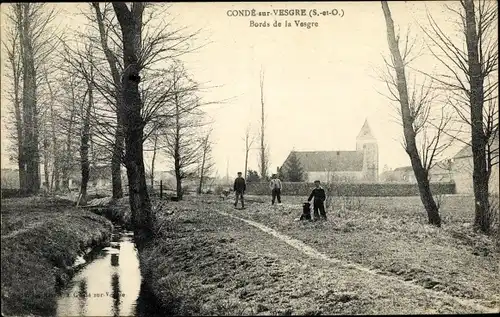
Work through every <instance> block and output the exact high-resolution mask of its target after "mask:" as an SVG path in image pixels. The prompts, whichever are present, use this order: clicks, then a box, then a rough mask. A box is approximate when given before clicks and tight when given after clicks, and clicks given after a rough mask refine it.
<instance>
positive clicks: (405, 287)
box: [217, 208, 499, 313]
mask: <svg viewBox="0 0 500 317" xmlns="http://www.w3.org/2000/svg"><path fill="white" fill-rule="evenodd" d="M224 209H227V208H224ZM217 212H218V213H219V214H221V215H224V216H226V217H230V218H232V219H236V220H239V221H242V222H244V223H246V224H248V225H250V226H252V227H255V228H257V229H259V230H261V231H262V232H265V233H266V234H268V235H270V236H272V237H274V238H276V239H278V240H279V241H282V242H284V243H286V244H287V245H289V246H291V247H293V248H295V249H296V250H298V251H300V252H301V253H303V254H305V255H307V256H308V257H310V258H313V259H316V260H321V261H325V262H327V263H330V264H335V265H336V267H342V268H344V269H347V270H355V271H358V273H357V274H361V275H358V277H357V278H358V279H366V277H365V276H364V275H369V276H371V277H372V278H374V279H375V280H377V281H378V282H377V284H380V285H382V284H384V283H385V285H394V287H395V288H396V285H398V286H399V287H402V288H401V289H400V292H401V291H403V292H409V291H410V290H412V291H414V292H418V293H422V294H426V295H428V296H429V297H431V298H434V299H436V300H438V301H439V300H440V299H441V300H446V301H449V302H454V303H456V304H458V305H460V306H463V307H467V308H469V309H470V310H473V311H477V312H483V313H495V312H499V309H498V308H494V309H493V308H489V307H486V306H483V305H481V304H479V303H477V302H476V301H474V300H467V299H462V298H458V297H454V296H451V295H449V294H446V293H444V292H441V291H435V290H431V289H426V288H424V287H422V286H420V285H417V284H414V283H412V282H411V281H404V280H402V279H398V278H396V277H392V276H387V275H381V274H380V273H378V272H377V271H374V270H371V269H369V268H367V267H364V266H361V265H358V264H354V263H345V262H343V261H341V260H339V259H335V258H332V257H329V256H327V255H325V254H323V253H321V252H319V251H317V250H316V249H314V248H312V247H310V246H308V245H307V244H305V243H304V242H302V241H300V240H297V239H294V238H292V237H290V236H287V235H285V234H283V233H280V232H278V231H276V230H274V229H272V228H269V227H267V226H265V225H263V224H262V223H259V222H256V221H252V220H249V219H245V218H241V217H238V216H235V215H233V214H230V213H228V212H224V211H220V210H217ZM398 296H402V295H401V293H400V294H398Z"/></svg>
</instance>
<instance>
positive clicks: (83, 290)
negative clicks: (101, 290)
mask: <svg viewBox="0 0 500 317" xmlns="http://www.w3.org/2000/svg"><path fill="white" fill-rule="evenodd" d="M86 307H87V280H86V279H83V280H81V281H80V282H79V283H78V308H79V309H78V310H79V312H80V315H85V309H86Z"/></svg>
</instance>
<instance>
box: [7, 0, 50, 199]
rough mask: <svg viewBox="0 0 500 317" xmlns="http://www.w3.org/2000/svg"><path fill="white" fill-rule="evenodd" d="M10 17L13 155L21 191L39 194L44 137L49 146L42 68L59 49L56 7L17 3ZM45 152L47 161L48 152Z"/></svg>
mask: <svg viewBox="0 0 500 317" xmlns="http://www.w3.org/2000/svg"><path fill="white" fill-rule="evenodd" d="M7 18H8V22H9V25H8V26H7V37H6V38H5V39H6V40H7V41H5V40H4V41H3V42H4V47H5V48H7V57H8V58H7V60H8V61H9V64H8V66H9V67H8V69H11V71H12V75H13V76H12V80H13V83H12V85H13V87H12V88H13V91H12V93H13V96H12V98H11V100H12V103H13V108H14V109H13V114H14V118H15V120H14V122H15V127H16V129H15V131H16V135H15V136H14V137H13V141H14V143H15V144H16V145H17V149H16V154H15V155H14V156H13V157H15V158H16V159H17V161H18V167H19V181H20V187H21V190H22V191H24V192H25V193H27V194H35V193H37V192H38V190H39V189H40V183H41V182H40V172H39V168H40V158H41V157H40V151H39V146H40V144H39V142H40V139H41V140H42V141H43V142H42V144H41V145H42V148H45V150H46V146H48V142H47V141H48V140H47V139H45V138H44V137H43V132H44V131H43V130H44V129H45V123H44V122H42V123H40V119H41V116H42V109H41V105H40V99H41V90H42V89H40V86H41V84H42V83H41V81H40V79H41V77H42V76H40V75H41V73H42V72H41V71H40V70H41V68H42V67H44V66H46V64H47V62H49V61H50V58H49V57H50V55H51V54H52V52H53V51H54V48H55V42H54V40H55V39H56V37H55V31H56V30H55V29H54V28H53V27H52V23H53V21H54V18H55V10H54V9H51V8H50V7H49V6H47V5H45V4H42V3H14V4H11V5H9V6H8V10H7ZM40 127H41V128H42V129H41V128H40ZM40 133H42V138H40ZM44 152H45V153H44V156H45V158H44V162H45V163H46V164H47V163H48V161H47V159H48V152H47V151H44ZM46 164H45V165H46Z"/></svg>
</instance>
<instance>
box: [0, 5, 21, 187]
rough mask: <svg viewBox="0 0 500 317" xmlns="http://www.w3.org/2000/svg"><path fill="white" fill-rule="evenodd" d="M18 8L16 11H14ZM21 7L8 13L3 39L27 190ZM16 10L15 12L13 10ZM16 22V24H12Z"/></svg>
mask: <svg viewBox="0 0 500 317" xmlns="http://www.w3.org/2000/svg"><path fill="white" fill-rule="evenodd" d="M14 10H16V11H14ZM17 10H20V8H19V7H11V12H10V14H8V17H9V20H10V22H11V25H7V28H6V30H5V38H4V40H3V41H2V42H3V46H4V48H5V50H6V53H7V59H6V60H7V65H6V66H7V67H6V71H7V72H10V75H11V79H12V87H11V89H9V91H8V92H7V96H8V99H9V101H10V102H12V105H13V115H14V125H15V128H16V129H15V131H16V134H15V135H14V136H12V140H13V141H14V142H15V143H17V153H16V154H17V155H16V157H17V163H18V169H19V187H20V189H22V190H26V184H25V177H26V166H25V162H24V146H23V145H24V123H23V116H22V104H21V95H22V72H23V70H22V61H21V46H20V41H19V37H20V29H19V27H18V25H17V24H18V23H19V22H20V21H18V17H20V16H21V13H20V12H19V13H18V12H17ZM12 11H14V12H12ZM12 24H14V25H12Z"/></svg>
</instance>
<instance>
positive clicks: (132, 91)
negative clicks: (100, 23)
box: [113, 2, 153, 247]
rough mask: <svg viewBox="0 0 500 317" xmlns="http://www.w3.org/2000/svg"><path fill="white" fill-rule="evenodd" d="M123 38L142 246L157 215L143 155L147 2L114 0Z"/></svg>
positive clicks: (128, 148)
mask: <svg viewBox="0 0 500 317" xmlns="http://www.w3.org/2000/svg"><path fill="white" fill-rule="evenodd" d="M113 8H114V11H115V13H116V17H117V19H118V22H119V23H120V28H121V31H122V41H123V43H122V44H123V66H124V72H123V75H122V82H121V83H122V86H121V88H122V94H123V95H122V96H123V106H122V108H120V109H119V115H120V116H121V122H122V123H123V127H124V131H125V158H126V159H125V164H126V167H127V176H128V186H129V199H130V209H131V211H132V222H133V224H134V233H135V236H136V238H137V240H138V241H137V242H138V246H139V247H142V246H144V244H145V243H146V242H147V241H149V240H150V239H151V238H152V234H153V232H152V230H153V218H152V213H151V201H150V199H149V194H148V190H147V186H146V177H145V169H144V155H143V133H144V122H143V120H142V117H141V108H142V101H141V96H140V94H139V82H140V80H141V77H140V74H139V72H140V68H139V67H140V65H139V63H138V62H139V59H138V58H139V56H138V53H139V52H140V43H141V28H142V19H143V12H144V3H142V2H134V3H133V4H132V5H131V9H129V8H128V7H127V4H125V3H123V2H113Z"/></svg>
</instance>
